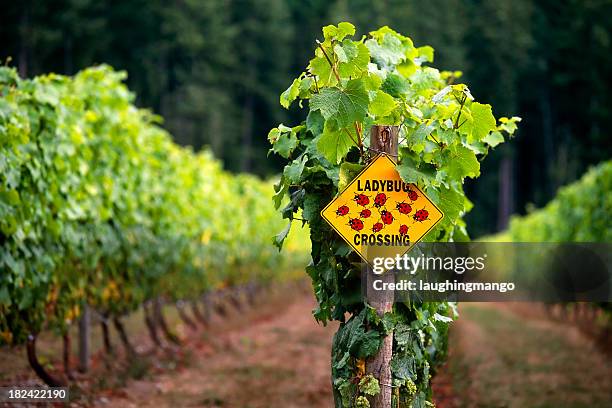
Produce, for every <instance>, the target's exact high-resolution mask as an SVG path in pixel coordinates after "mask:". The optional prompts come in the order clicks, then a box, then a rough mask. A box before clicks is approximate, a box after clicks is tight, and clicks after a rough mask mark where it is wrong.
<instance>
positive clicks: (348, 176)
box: [338, 162, 364, 191]
mask: <svg viewBox="0 0 612 408" xmlns="http://www.w3.org/2000/svg"><path fill="white" fill-rule="evenodd" d="M363 167H364V166H363V165H362V164H357V163H350V162H343V163H342V164H341V165H340V174H339V181H338V191H342V190H344V189H345V188H346V186H348V185H349V183H350V182H351V181H353V180H354V179H355V177H357V175H358V174H359V172H361V170H363Z"/></svg>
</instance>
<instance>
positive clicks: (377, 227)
mask: <svg viewBox="0 0 612 408" xmlns="http://www.w3.org/2000/svg"><path fill="white" fill-rule="evenodd" d="M383 228H384V225H383V223H382V222H377V223H376V224H374V225H373V226H372V232H379V231H380V230H381V229H383Z"/></svg>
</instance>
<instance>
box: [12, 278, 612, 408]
mask: <svg viewBox="0 0 612 408" xmlns="http://www.w3.org/2000/svg"><path fill="white" fill-rule="evenodd" d="M314 306H315V303H314V300H313V299H312V295H311V294H310V292H309V291H308V292H306V291H304V290H303V288H299V287H298V288H291V289H287V290H281V291H280V293H275V294H274V293H272V294H269V296H267V297H266V299H265V300H261V301H260V302H259V304H258V305H257V306H256V307H254V308H245V309H244V310H243V311H241V312H237V311H234V312H232V313H231V314H230V315H229V316H227V317H224V318H220V317H219V316H216V317H215V319H214V321H213V322H212V324H211V327H210V328H209V329H200V330H199V331H197V332H194V331H191V330H190V329H189V328H187V327H186V326H185V325H183V324H182V323H181V322H180V320H178V319H177V318H176V316H175V315H173V314H172V313H171V312H172V308H168V309H167V313H166V314H167V317H168V320H169V321H170V322H171V326H172V327H173V329H174V330H175V331H176V332H177V333H179V335H180V336H181V338H183V339H184V340H185V345H184V346H183V347H181V348H180V349H179V348H176V349H174V351H161V350H157V351H156V352H154V353H153V354H148V355H145V356H144V357H142V358H137V359H135V360H132V361H131V362H127V361H128V360H127V359H125V358H124V356H123V355H122V351H121V348H120V345H119V344H118V341H117V340H116V338H115V340H114V341H115V347H116V352H115V356H114V357H113V356H111V357H104V356H103V355H102V354H103V353H101V352H98V353H97V354H96V357H95V359H94V369H93V373H92V374H89V375H88V376H83V377H81V380H80V381H79V387H77V389H75V390H73V391H74V392H73V395H74V396H76V397H77V400H76V401H75V402H73V403H72V405H74V406H97V407H230V408H264V407H265V408H277V407H279V408H280V407H282V408H302V407H303V408H319V407H320V408H324V407H325V408H328V407H332V396H331V384H330V374H329V369H330V368H329V367H330V346H331V341H332V337H333V334H334V332H335V331H336V329H337V325H330V326H328V327H323V326H320V325H318V324H317V323H316V322H315V321H314V319H313V318H312V315H311V310H312V309H313V308H314ZM530 307H531V306H530V305H527V306H525V305H522V306H521V307H516V305H512V304H495V303H482V304H474V303H471V304H468V303H466V304H462V305H461V306H460V313H461V316H460V318H459V320H458V321H457V322H455V323H454V324H453V327H452V330H451V336H450V352H449V360H448V363H447V364H446V365H445V366H444V367H442V368H441V370H440V371H439V373H438V375H437V376H436V377H435V378H434V393H435V395H436V403H437V406H438V407H439V408H460V407H508V408H513V407H521V408H522V407H551V408H552V407H555V408H565V407H589V408H592V407H610V406H612V404H611V401H612V365H611V361H610V357H607V356H606V355H605V354H603V353H601V352H600V351H599V349H598V348H597V347H596V346H595V344H594V342H593V341H592V340H590V339H589V338H588V337H586V336H585V335H584V334H583V333H581V332H580V330H578V328H576V327H574V326H572V325H569V324H564V323H563V322H558V321H553V320H551V319H549V318H548V317H547V316H546V315H544V314H542V313H536V312H535V308H537V307H539V306H538V305H533V308H534V309H533V310H532V309H530ZM126 324H127V326H128V328H129V329H130V333H131V334H130V335H131V337H132V339H133V341H134V343H136V344H137V346H138V348H139V350H140V351H144V350H147V349H150V348H151V344H150V340H149V339H148V336H147V335H146V329H145V328H144V327H143V325H142V323H141V317H140V316H135V317H134V318H130V319H129V320H127V319H126ZM94 337H98V336H94ZM42 346H43V349H45V350H46V352H47V353H48V355H49V360H53V359H54V356H53V354H52V353H53V350H54V347H55V346H53V344H52V343H43V344H42ZM56 350H58V349H56ZM12 353H13V356H11V355H9V354H10V353H7V352H5V351H0V360H2V362H3V363H4V364H3V365H4V367H0V374H2V375H1V376H0V380H2V381H1V382H2V383H4V384H5V385H7V384H9V383H11V382H12V381H11V380H10V378H9V376H10V373H13V375H14V374H15V373H16V372H21V373H22V374H19V375H20V376H21V377H19V376H18V378H20V379H21V380H20V381H21V383H23V381H26V383H32V382H36V380H33V379H32V374H31V373H29V371H27V370H26V371H19V370H17V371H14V370H15V368H14V367H17V364H18V363H17V361H20V362H21V363H19V364H22V362H23V356H22V355H18V354H20V353H15V350H13V351H12ZM55 354H56V356H57V355H59V353H58V352H57V351H56V352H55ZM17 357H18V358H17ZM11 366H12V367H13V368H12V369H10V372H7V370H6V368H8V367H11ZM50 367H51V368H52V367H53V366H52V365H50ZM25 368H27V367H25Z"/></svg>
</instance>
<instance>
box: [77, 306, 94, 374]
mask: <svg viewBox="0 0 612 408" xmlns="http://www.w3.org/2000/svg"><path fill="white" fill-rule="evenodd" d="M90 330H91V312H90V311H89V306H87V305H85V306H83V313H81V319H80V320H79V371H80V372H82V373H86V372H87V371H88V370H89V349H90V345H89V339H90Z"/></svg>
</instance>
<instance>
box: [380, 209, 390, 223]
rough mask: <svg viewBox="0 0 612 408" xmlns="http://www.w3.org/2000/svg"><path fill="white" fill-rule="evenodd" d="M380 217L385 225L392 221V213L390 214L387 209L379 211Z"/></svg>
mask: <svg viewBox="0 0 612 408" xmlns="http://www.w3.org/2000/svg"><path fill="white" fill-rule="evenodd" d="M380 218H381V219H382V222H384V223H385V224H387V225H389V224H391V223H392V222H393V214H391V213H390V212H389V211H387V210H382V211H381V212H380Z"/></svg>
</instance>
